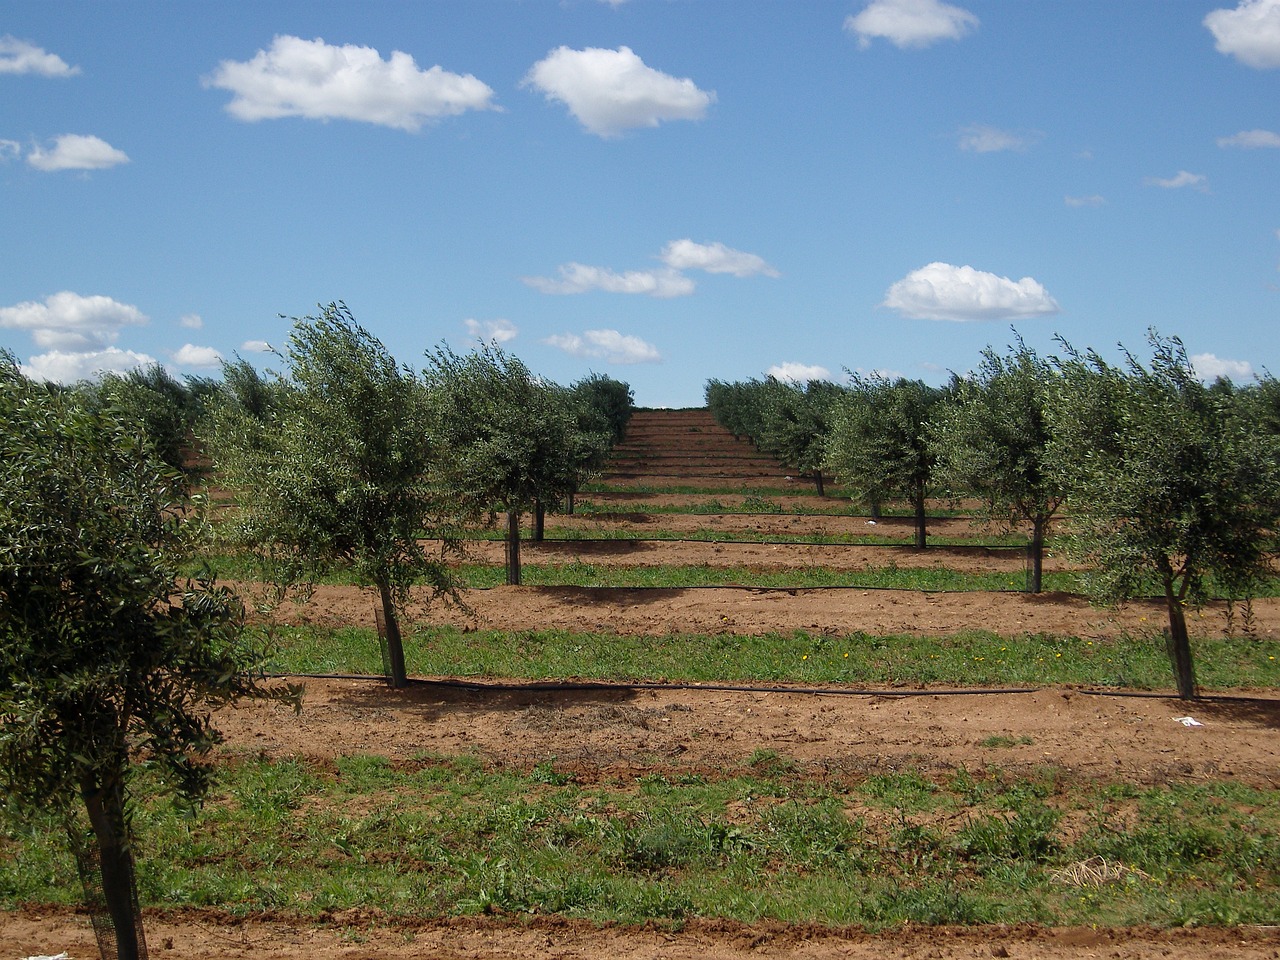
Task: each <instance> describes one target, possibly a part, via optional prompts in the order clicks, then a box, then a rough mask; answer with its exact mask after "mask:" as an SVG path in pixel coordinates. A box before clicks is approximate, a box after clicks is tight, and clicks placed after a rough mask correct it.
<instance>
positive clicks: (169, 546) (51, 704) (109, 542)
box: [0, 356, 286, 957]
mask: <svg viewBox="0 0 1280 960" xmlns="http://www.w3.org/2000/svg"><path fill="white" fill-rule="evenodd" d="M0 461H3V463H4V465H5V467H4V470H2V471H0V803H3V804H6V805H8V806H11V807H14V808H16V809H18V810H20V811H42V812H44V811H50V810H52V811H55V812H59V813H61V814H63V815H64V817H65V818H66V822H67V823H68V826H69V829H70V830H71V834H72V836H73V837H74V838H76V843H77V845H78V844H79V843H80V842H81V837H82V835H83V833H84V831H83V827H82V826H80V825H79V824H83V822H84V818H85V817H86V816H87V820H88V823H89V835H90V836H91V837H92V838H93V839H92V844H93V845H94V846H96V850H97V855H96V856H95V858H94V859H95V860H96V861H97V862H99V863H100V865H101V885H102V890H103V894H104V897H105V900H106V906H107V915H106V919H108V920H109V922H110V924H111V926H112V927H113V929H114V940H115V942H116V943H117V945H118V948H119V955H120V956H121V957H132V956H136V955H138V954H139V952H140V948H141V945H142V936H141V930H140V928H139V926H138V923H137V915H136V912H135V910H134V909H133V903H134V896H135V894H134V886H133V867H132V861H133V857H132V852H131V829H130V817H129V810H130V803H129V799H128V798H129V791H128V785H129V783H130V781H131V779H132V776H133V774H134V773H135V772H136V770H137V769H138V767H139V766H140V764H142V763H145V764H146V765H147V766H148V767H150V768H152V769H154V770H157V771H159V773H160V774H161V776H162V778H163V779H164V780H165V781H166V782H167V783H168V784H169V785H170V787H171V788H172V789H174V790H175V791H176V793H177V794H178V796H179V797H181V798H183V799H184V800H186V801H189V802H195V801H198V800H199V799H200V798H201V797H202V796H203V795H204V793H205V791H206V790H207V787H208V782H209V768H208V767H207V766H206V765H205V764H204V763H203V762H201V758H202V757H203V756H204V755H205V754H206V753H207V752H208V751H209V749H210V748H211V747H212V746H213V744H215V743H216V742H217V741H218V739H219V738H218V733H217V731H216V730H215V728H214V727H213V725H212V722H211V719H210V714H211V711H212V710H213V708H215V707H217V706H219V705H221V704H224V703H227V702H230V701H232V700H235V699H238V698H240V697H246V696H280V695H283V694H284V693H285V692H286V691H273V690H268V689H264V688H263V687H261V686H259V684H258V683H257V682H256V680H255V679H254V677H253V676H252V675H251V673H250V670H251V668H253V667H254V665H255V664H256V663H257V661H258V659H259V658H258V656H257V652H256V651H254V650H253V649H252V648H251V647H249V646H248V644H247V642H246V639H245V635H244V632H243V625H244V608H243V606H242V605H241V603H240V601H239V600H238V599H237V598H236V597H235V596H234V595H233V594H232V593H230V592H229V591H227V590H226V589H224V588H220V587H217V586H215V585H214V584H213V583H212V582H211V581H210V580H206V579H201V580H196V581H194V582H193V581H190V580H186V579H182V578H180V577H179V576H178V573H177V571H178V570H179V569H180V568H181V566H182V565H183V564H184V563H187V562H189V561H190V560H191V558H192V554H193V552H194V550H195V548H196V547H197V545H198V544H200V543H201V542H202V539H203V538H202V534H203V533H204V532H205V526H204V524H203V522H202V520H201V518H200V517H199V515H198V514H197V513H196V512H194V510H193V507H194V506H195V505H194V504H193V503H192V500H191V498H190V496H189V493H188V487H187V482H186V478H185V477H183V476H182V474H181V473H180V472H178V471H177V470H175V469H174V468H173V467H172V466H170V465H168V464H166V463H165V462H164V461H163V460H162V459H161V458H160V456H159V455H158V454H157V452H156V449H155V447H154V445H153V444H151V443H150V441H149V439H148V438H147V437H146V436H145V435H144V433H143V432H141V431H139V429H138V425H137V423H136V422H122V421H121V420H119V419H117V418H116V417H115V416H113V415H112V413H111V412H110V410H108V409H102V408H97V407H95V406H92V405H90V404H88V403H86V398H85V396H84V395H83V394H81V393H78V392H74V391H61V390H55V389H53V388H50V387H47V386H45V385H36V384H33V383H31V382H29V381H27V380H26V379H25V378H23V376H22V375H21V373H19V372H18V369H17V367H16V364H14V362H13V360H12V358H11V357H7V356H0ZM77 809H81V810H82V811H83V815H82V816H79V817H78V816H76V815H75V811H76V810H77ZM88 882H89V881H86V883H88ZM95 923H97V920H95Z"/></svg>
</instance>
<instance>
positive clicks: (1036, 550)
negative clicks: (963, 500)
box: [931, 340, 1063, 593]
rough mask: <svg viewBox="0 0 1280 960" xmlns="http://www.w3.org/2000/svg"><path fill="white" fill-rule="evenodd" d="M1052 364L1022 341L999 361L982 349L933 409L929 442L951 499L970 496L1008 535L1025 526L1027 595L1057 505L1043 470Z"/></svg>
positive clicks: (1057, 490)
mask: <svg viewBox="0 0 1280 960" xmlns="http://www.w3.org/2000/svg"><path fill="white" fill-rule="evenodd" d="M1055 380H1056V374H1055V372H1054V369H1053V365H1052V364H1050V363H1049V361H1048V360H1045V359H1043V358H1041V357H1039V356H1037V355H1036V353H1035V351H1034V350H1032V349H1031V348H1030V347H1028V346H1026V344H1024V343H1023V342H1022V341H1021V340H1019V341H1018V343H1017V346H1016V347H1014V348H1012V349H1011V350H1010V351H1009V354H1008V356H1003V357H1002V356H1000V355H999V354H997V353H995V351H993V350H992V349H990V348H987V349H986V350H984V351H983V354H982V363H981V364H980V365H979V367H978V370H977V371H976V372H975V373H973V374H971V375H969V376H968V377H965V378H957V379H956V380H955V381H954V383H953V384H952V390H951V397H950V399H949V400H948V402H947V403H945V404H942V405H941V406H940V407H938V409H937V415H936V416H935V418H934V423H933V429H932V437H931V442H932V446H933V450H934V453H935V455H936V457H937V467H936V474H937V477H938V479H939V480H940V481H941V482H942V483H943V484H945V485H946V486H948V487H950V488H951V489H952V490H953V491H954V492H957V493H969V494H974V495H976V496H977V497H978V498H979V499H980V500H981V501H982V504H983V510H982V511H981V512H980V514H979V517H980V519H983V520H986V521H993V522H996V523H1000V524H1002V525H1004V526H1005V527H1006V528H1007V529H1013V528H1015V527H1017V526H1019V525H1021V524H1030V525H1031V547H1030V549H1031V583H1030V589H1031V592H1032V593H1039V592H1040V589H1041V585H1042V583H1043V573H1044V540H1045V533H1046V531H1047V530H1048V528H1049V523H1050V521H1051V520H1052V519H1053V518H1054V516H1056V515H1057V513H1058V511H1059V509H1060V508H1061V506H1062V503H1063V493H1062V487H1061V483H1060V481H1059V479H1058V478H1057V477H1055V476H1054V475H1053V473H1052V472H1051V471H1050V470H1049V464H1048V449H1049V440H1050V434H1049V425H1048V421H1047V415H1048V414H1047V406H1048V404H1049V400H1050V396H1051V395H1052V391H1053V388H1054V385H1055Z"/></svg>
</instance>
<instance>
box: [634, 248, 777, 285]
mask: <svg viewBox="0 0 1280 960" xmlns="http://www.w3.org/2000/svg"><path fill="white" fill-rule="evenodd" d="M660 259H661V260H662V262H663V263H665V264H666V265H667V266H668V267H670V268H671V269H672V270H705V271H706V272H707V273H731V274H733V275H734V276H735V277H751V276H755V275H756V274H764V275H765V276H766V277H776V276H778V271H777V270H775V269H774V268H773V267H771V266H769V264H768V263H766V262H765V260H764V258H763V257H760V256H757V255H756V254H754V253H744V252H743V251H741V250H734V249H732V248H731V247H726V246H725V245H724V244H723V243H694V242H693V241H692V240H689V239H684V240H672V241H671V242H670V243H668V244H667V245H666V246H665V247H663V248H662V253H661V255H660Z"/></svg>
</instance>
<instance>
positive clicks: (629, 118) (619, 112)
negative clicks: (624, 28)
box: [521, 47, 716, 137]
mask: <svg viewBox="0 0 1280 960" xmlns="http://www.w3.org/2000/svg"><path fill="white" fill-rule="evenodd" d="M521 85H522V86H528V87H533V88H535V89H537V90H539V91H541V92H542V94H543V95H544V96H545V97H546V98H547V99H548V100H554V101H559V102H560V103H563V104H564V105H565V106H566V107H568V108H569V112H570V113H571V114H573V116H574V117H575V118H576V119H577V120H578V122H579V123H581V124H582V125H583V126H584V127H585V128H586V129H587V130H588V131H590V132H591V133H594V134H596V135H597V136H599V137H617V136H620V135H621V134H622V133H623V132H624V131H626V130H631V129H634V128H637V127H656V126H658V124H659V123H662V122H663V121H668V120H701V119H702V118H703V117H704V116H706V113H707V108H709V107H710V106H711V104H713V103H715V101H716V95H715V92H714V91H710V90H700V89H699V88H698V85H697V84H695V83H694V82H693V81H692V80H690V79H689V78H687V77H685V78H679V77H673V76H671V75H669V74H666V73H663V72H662V71H660V70H655V69H653V68H652V67H649V66H646V65H645V62H644V61H643V60H641V59H640V58H639V57H638V56H636V54H635V53H634V52H633V51H632V50H631V48H630V47H619V48H618V49H617V50H605V49H601V48H599V47H588V48H587V49H585V50H571V49H570V48H569V47H557V48H556V49H555V50H552V51H551V52H550V53H549V54H547V56H546V57H545V58H544V59H542V60H539V61H538V62H537V63H535V64H534V65H533V67H532V68H531V69H530V70H529V72H528V74H526V75H525V78H524V80H523V81H521Z"/></svg>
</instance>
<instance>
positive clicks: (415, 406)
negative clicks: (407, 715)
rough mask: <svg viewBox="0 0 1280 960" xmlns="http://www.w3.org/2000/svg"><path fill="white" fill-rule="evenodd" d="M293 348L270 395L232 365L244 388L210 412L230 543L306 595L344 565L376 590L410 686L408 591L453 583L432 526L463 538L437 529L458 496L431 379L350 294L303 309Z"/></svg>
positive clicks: (284, 587)
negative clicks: (433, 545) (228, 506)
mask: <svg viewBox="0 0 1280 960" xmlns="http://www.w3.org/2000/svg"><path fill="white" fill-rule="evenodd" d="M283 358H284V360H285V361H286V362H287V363H288V370H287V371H286V372H285V373H284V374H283V375H282V376H281V379H280V380H279V381H278V383H276V384H274V385H273V389H272V390H270V391H266V392H265V393H264V391H262V390H260V389H259V388H260V387H261V384H260V383H259V384H256V385H255V381H254V380H253V378H252V377H250V376H249V375H248V373H247V371H245V370H243V369H239V368H237V367H235V366H231V367H229V368H228V371H227V372H228V382H229V383H231V384H232V385H233V386H234V387H236V392H235V393H234V394H229V395H228V396H227V397H226V398H225V399H224V402H223V403H221V404H219V405H218V406H217V408H216V409H215V411H214V414H213V416H212V418H211V421H210V426H209V431H208V432H209V447H210V450H211V452H212V454H213V458H214V463H215V467H216V469H217V471H218V473H219V477H220V480H221V482H222V483H223V484H225V485H226V486H227V487H229V488H231V489H232V490H233V491H234V492H235V494H236V500H237V504H238V513H237V516H236V520H235V522H234V524H233V526H232V528H231V529H233V531H234V533H233V539H234V540H235V541H236V542H238V543H239V544H241V545H243V546H244V547H246V548H248V549H249V550H251V551H252V552H253V553H254V554H255V555H256V556H257V558H258V559H259V560H260V561H261V562H262V563H263V564H264V568H265V569H266V571H267V575H268V578H269V579H270V580H271V582H272V583H274V584H275V586H276V588H277V590H278V591H279V592H280V595H283V594H284V593H285V592H286V591H289V590H295V589H296V590H300V591H301V592H302V594H303V595H305V594H306V592H307V591H308V590H309V588H310V586H311V585H312V584H313V583H314V582H315V581H316V579H317V578H318V577H320V576H321V575H323V574H324V573H325V572H327V571H328V570H330V569H332V568H333V567H335V566H345V567H348V568H350V569H351V570H352V571H354V572H355V574H356V575H357V576H358V578H359V579H360V581H361V582H363V583H365V584H368V585H371V586H373V587H374V588H375V589H376V590H377V591H378V602H379V604H380V609H381V613H382V619H383V626H384V630H385V635H386V654H387V668H388V675H389V680H390V682H391V685H392V686H395V687H402V686H404V685H405V684H406V683H407V682H408V679H407V675H406V670H405V660H404V642H403V639H402V635H401V628H400V610H401V609H403V606H404V605H405V603H406V602H407V601H408V600H409V596H410V588H411V587H412V586H414V585H415V584H417V583H421V582H426V583H427V584H428V585H429V586H430V587H431V588H432V589H433V590H434V591H435V592H436V593H440V592H445V593H451V592H452V590H453V585H452V580H451V578H450V575H449V568H448V566H447V564H446V563H445V562H444V557H443V556H432V555H429V554H428V552H427V549H426V547H424V545H423V540H424V538H430V537H432V536H433V534H435V535H436V536H435V539H436V540H437V542H440V543H443V544H444V547H445V549H449V548H450V547H452V546H453V545H454V543H455V541H454V540H453V539H452V538H451V537H449V536H446V535H443V534H441V533H440V531H442V530H447V529H449V527H450V524H449V506H450V505H449V503H448V501H447V499H446V498H444V497H442V496H441V495H440V491H439V490H438V489H436V488H433V487H432V486H431V483H430V478H429V477H430V473H431V471H432V470H433V469H434V468H435V466H436V463H437V460H438V459H439V457H440V454H441V450H440V448H439V447H438V446H436V445H434V444H433V443H432V441H431V439H430V438H429V437H428V435H427V432H426V428H425V424H426V420H427V398H426V392H425V387H424V384H423V383H422V381H421V379H420V378H419V377H418V376H417V374H415V373H414V371H413V370H411V369H410V368H408V367H402V366H400V365H398V364H397V363H396V361H395V359H394V358H393V357H392V356H391V354H390V353H389V352H388V350H387V349H386V347H385V346H383V344H382V342H381V341H380V340H378V338H377V337H375V336H374V335H373V334H371V333H370V332H369V331H368V330H366V329H365V328H364V327H362V326H361V325H360V324H359V323H357V322H356V320H355V318H354V317H353V316H352V314H351V311H350V310H348V309H347V306H346V304H343V303H331V304H329V305H328V306H327V307H324V308H322V309H321V311H320V314H319V315H318V316H309V317H302V318H295V321H294V328H293V333H292V334H291V336H290V338H289V345H288V347H287V349H286V352H285V354H284V356H283ZM242 388H243V389H242ZM244 396H247V397H251V398H255V400H254V405H253V406H248V405H246V404H245V403H244V402H243V399H242V397H244ZM264 397H265V399H264ZM259 400H261V403H259V402H258V401H259Z"/></svg>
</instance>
